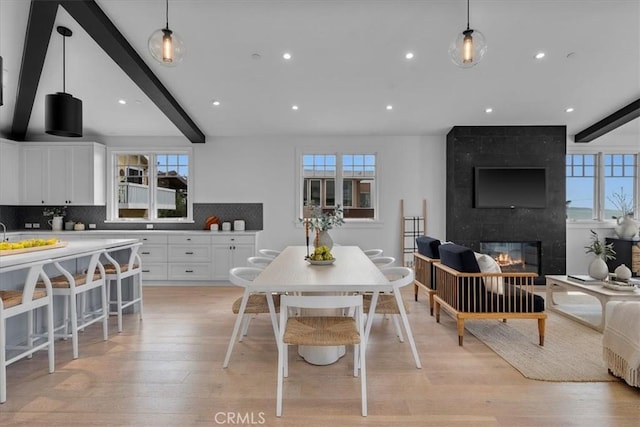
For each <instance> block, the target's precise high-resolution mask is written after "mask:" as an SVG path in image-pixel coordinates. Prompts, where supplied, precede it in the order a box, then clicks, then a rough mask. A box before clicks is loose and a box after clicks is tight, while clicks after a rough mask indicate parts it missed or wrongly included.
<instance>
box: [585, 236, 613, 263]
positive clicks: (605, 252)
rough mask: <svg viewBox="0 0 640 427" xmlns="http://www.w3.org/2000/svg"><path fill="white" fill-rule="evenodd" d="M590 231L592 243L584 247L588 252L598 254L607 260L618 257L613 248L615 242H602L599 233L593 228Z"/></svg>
mask: <svg viewBox="0 0 640 427" xmlns="http://www.w3.org/2000/svg"><path fill="white" fill-rule="evenodd" d="M590 231H591V244H590V245H588V246H585V247H584V248H585V249H586V250H587V251H586V253H588V254H591V253H592V254H594V255H597V256H599V257H600V258H602V259H604V260H605V261H609V260H612V259H616V251H615V250H614V249H613V243H602V241H600V236H598V233H596V232H595V231H593V230H590Z"/></svg>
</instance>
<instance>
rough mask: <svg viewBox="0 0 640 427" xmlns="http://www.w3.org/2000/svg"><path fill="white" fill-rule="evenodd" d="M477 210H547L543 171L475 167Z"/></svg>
mask: <svg viewBox="0 0 640 427" xmlns="http://www.w3.org/2000/svg"><path fill="white" fill-rule="evenodd" d="M474 189H475V194H474V196H475V203H474V207H476V208H511V209H514V208H546V207H547V169H546V168H544V167H476V168H475V182H474Z"/></svg>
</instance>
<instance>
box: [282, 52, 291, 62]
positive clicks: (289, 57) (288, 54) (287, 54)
mask: <svg viewBox="0 0 640 427" xmlns="http://www.w3.org/2000/svg"><path fill="white" fill-rule="evenodd" d="M282 57H283V58H284V59H286V60H287V61H288V60H289V59H291V54H290V53H289V52H285V53H283V54H282Z"/></svg>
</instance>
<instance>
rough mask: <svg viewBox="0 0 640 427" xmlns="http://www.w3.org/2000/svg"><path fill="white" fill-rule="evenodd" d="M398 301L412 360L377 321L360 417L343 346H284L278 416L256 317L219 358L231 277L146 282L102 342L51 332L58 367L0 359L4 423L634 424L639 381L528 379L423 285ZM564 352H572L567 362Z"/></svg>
mask: <svg viewBox="0 0 640 427" xmlns="http://www.w3.org/2000/svg"><path fill="white" fill-rule="evenodd" d="M406 291H407V294H406V295H405V296H406V298H405V299H406V300H407V301H408V303H409V306H410V310H411V313H410V314H409V317H410V321H411V324H412V327H413V329H414V335H415V338H416V342H417V346H418V351H419V352H420V355H421V358H422V364H423V368H422V369H420V370H419V369H416V367H415V365H414V362H413V358H412V356H411V351H410V349H409V346H408V344H407V343H404V344H402V343H399V342H398V341H397V339H396V338H395V333H394V328H393V323H392V322H391V321H389V320H383V319H381V318H377V319H376V323H375V324H374V327H373V330H372V334H371V341H370V344H369V347H368V352H367V354H368V356H367V359H368V361H367V363H368V393H369V416H368V417H366V418H365V417H362V416H361V415H360V391H359V379H358V378H354V377H353V376H352V368H351V363H352V360H353V359H352V357H350V355H351V351H350V350H348V353H347V357H343V358H342V359H341V360H340V361H339V362H338V363H336V364H334V365H331V366H323V367H319V366H312V365H309V364H307V363H306V362H304V361H302V360H300V359H299V357H298V356H297V354H296V352H295V351H290V353H289V355H290V368H289V369H290V372H289V378H287V379H285V386H284V407H283V408H284V411H283V417H282V418H277V417H276V416H275V391H276V354H277V351H276V347H275V343H274V339H273V333H272V331H271V326H270V323H269V320H268V317H267V316H264V315H261V316H258V317H257V318H256V319H255V320H254V321H253V322H252V325H251V328H250V329H249V335H248V336H247V337H246V338H245V340H244V342H242V343H239V344H237V345H236V348H235V350H234V354H233V356H232V359H231V363H230V366H229V368H228V369H223V368H222V361H223V359H224V355H225V351H226V347H227V343H228V338H229V335H230V333H231V329H232V326H233V321H234V315H233V314H232V313H231V302H232V301H233V299H235V298H236V297H237V296H239V295H240V291H239V289H237V288H232V287H146V288H145V317H144V320H143V321H142V322H140V321H138V316H137V315H128V316H126V318H125V324H124V332H123V333H121V334H118V333H117V332H115V331H116V328H115V318H111V319H110V327H111V329H110V332H109V340H108V341H106V342H104V341H102V339H101V332H100V330H101V328H100V326H98V325H94V326H91V327H90V328H88V329H87V330H86V331H85V332H84V333H83V334H82V335H81V337H80V358H79V359H77V360H73V359H72V358H71V348H70V347H71V343H70V342H67V341H57V342H56V372H55V373H54V374H48V372H47V362H46V354H45V353H40V354H38V355H36V356H35V357H34V358H33V359H32V360H22V361H19V362H17V363H15V364H13V365H11V366H9V368H8V400H7V402H6V403H4V404H3V405H0V425H2V426H9V425H29V426H32V425H34V426H35V425H48V426H51V425H84V426H90V425H135V426H144V425H153V426H189V425H202V426H214V425H266V426H296V427H299V426H390V425H398V426H403V427H406V426H470V425H473V426H587V425H588V426H634V427H635V426H637V425H639V422H640V391H639V390H638V389H634V388H632V387H629V386H627V385H626V384H624V383H623V382H604V383H552V382H541V381H533V380H528V379H526V378H524V377H522V375H521V374H520V373H518V372H517V371H516V370H515V369H513V368H512V367H511V366H510V365H509V364H507V363H506V362H505V361H504V360H503V359H501V358H500V357H499V356H497V355H496V354H495V353H494V352H493V351H491V350H490V349H488V348H487V347H486V346H485V345H484V344H482V343H481V342H479V341H478V340H477V339H475V338H474V337H473V336H472V335H471V334H468V333H467V334H465V342H464V347H459V346H458V344H457V336H456V332H455V323H454V322H453V320H452V319H450V318H449V317H447V316H446V315H443V318H442V323H441V324H437V323H436V322H435V319H434V318H432V317H430V316H429V312H428V303H427V299H426V296H421V301H419V302H418V303H414V302H413V297H412V295H411V293H412V292H413V290H412V289H408V287H407V290H406ZM567 363H571V360H567Z"/></svg>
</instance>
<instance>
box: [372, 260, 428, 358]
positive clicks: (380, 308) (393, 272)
mask: <svg viewBox="0 0 640 427" xmlns="http://www.w3.org/2000/svg"><path fill="white" fill-rule="evenodd" d="M381 271H382V273H383V274H384V275H385V277H386V278H387V279H388V280H389V282H390V283H389V284H390V285H391V288H392V289H393V290H392V291H391V292H390V293H380V294H378V300H377V302H376V308H375V311H374V313H375V314H383V315H385V316H386V315H389V316H391V318H392V319H393V322H394V324H395V327H396V333H397V335H398V338H399V340H400V342H404V339H403V338H402V329H401V327H400V323H401V322H402V324H403V326H404V330H405V333H406V335H407V339H408V340H409V344H410V346H411V351H412V352H413V358H414V359H415V362H416V368H418V369H420V368H422V364H421V363H420V357H419V356H418V351H417V349H416V344H415V341H414V339H413V333H412V332H411V326H410V325H409V319H408V318H407V306H406V304H405V303H404V301H403V299H402V294H401V292H400V289H401V288H402V287H404V286H407V285H410V284H413V280H414V278H415V274H414V272H413V270H412V269H410V268H408V267H387V268H383V269H381ZM372 300H373V295H364V312H365V313H369V309H370V307H371V303H372ZM372 320H373V319H367V331H366V334H367V338H368V337H369V334H370V333H371V324H372V323H373V322H372Z"/></svg>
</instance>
